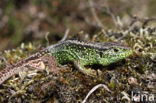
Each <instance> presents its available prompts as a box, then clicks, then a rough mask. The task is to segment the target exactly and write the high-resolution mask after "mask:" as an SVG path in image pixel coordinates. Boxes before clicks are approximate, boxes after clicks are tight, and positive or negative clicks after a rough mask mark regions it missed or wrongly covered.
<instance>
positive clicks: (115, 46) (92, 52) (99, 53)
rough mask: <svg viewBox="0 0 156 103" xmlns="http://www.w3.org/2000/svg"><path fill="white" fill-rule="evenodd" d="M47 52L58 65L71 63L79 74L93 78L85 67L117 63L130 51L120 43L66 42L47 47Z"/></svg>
mask: <svg viewBox="0 0 156 103" xmlns="http://www.w3.org/2000/svg"><path fill="white" fill-rule="evenodd" d="M48 51H49V52H50V54H51V55H52V56H54V57H55V58H56V60H57V62H58V63H59V64H64V63H69V62H73V63H74V64H75V67H77V68H78V69H79V70H80V71H81V72H83V73H85V74H87V75H90V76H95V75H96V74H97V73H96V71H95V70H92V69H86V68H85V66H86V65H94V64H98V65H102V66H107V65H109V64H112V63H115V62H118V61H119V60H122V59H125V58H126V57H128V56H130V55H131V54H132V53H133V52H132V49H130V48H129V47H126V46H124V45H122V44H120V43H112V42H107V43H97V42H90V43H89V42H83V41H77V40H67V41H63V42H60V43H58V44H56V45H53V46H51V47H48Z"/></svg>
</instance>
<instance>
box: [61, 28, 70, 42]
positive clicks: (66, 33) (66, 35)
mask: <svg viewBox="0 0 156 103" xmlns="http://www.w3.org/2000/svg"><path fill="white" fill-rule="evenodd" d="M69 31H70V29H69V28H68V29H66V31H65V34H64V36H63V38H62V39H61V40H60V41H59V42H61V41H65V40H66V39H67V37H68V35H69Z"/></svg>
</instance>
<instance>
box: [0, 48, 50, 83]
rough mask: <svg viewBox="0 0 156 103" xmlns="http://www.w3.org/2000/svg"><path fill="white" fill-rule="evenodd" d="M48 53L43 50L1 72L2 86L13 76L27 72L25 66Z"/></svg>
mask: <svg viewBox="0 0 156 103" xmlns="http://www.w3.org/2000/svg"><path fill="white" fill-rule="evenodd" d="M48 52H49V51H48V50H47V49H43V50H41V51H39V52H37V53H35V54H33V55H31V56H30V57H28V58H25V59H24V60H21V61H19V62H18V63H16V64H15V65H14V66H10V67H6V68H5V69H3V70H2V71H0V84H2V83H3V82H4V81H5V80H7V79H8V78H10V77H11V76H13V75H16V74H18V73H19V72H21V71H26V70H27V68H26V67H25V65H27V64H28V65H29V61H31V60H35V59H38V58H40V57H42V56H43V55H44V54H46V53H48Z"/></svg>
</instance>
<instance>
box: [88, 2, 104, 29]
mask: <svg viewBox="0 0 156 103" xmlns="http://www.w3.org/2000/svg"><path fill="white" fill-rule="evenodd" d="M89 5H90V10H91V12H92V15H93V17H94V18H95V20H96V22H97V25H98V26H99V27H100V28H102V29H104V25H103V24H102V23H101V21H100V19H99V18H98V16H97V14H96V12H95V8H94V6H93V1H92V0H89Z"/></svg>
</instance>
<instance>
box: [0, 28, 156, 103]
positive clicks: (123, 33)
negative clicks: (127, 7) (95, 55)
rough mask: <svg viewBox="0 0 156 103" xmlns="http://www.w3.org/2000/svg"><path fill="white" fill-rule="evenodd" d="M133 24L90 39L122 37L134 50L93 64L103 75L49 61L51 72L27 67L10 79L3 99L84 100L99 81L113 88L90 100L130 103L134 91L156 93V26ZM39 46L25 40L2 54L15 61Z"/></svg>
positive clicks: (0, 93)
mask: <svg viewBox="0 0 156 103" xmlns="http://www.w3.org/2000/svg"><path fill="white" fill-rule="evenodd" d="M129 28H130V26H129V27H128V28H127V29H125V28H124V29H118V30H116V29H115V30H110V29H108V30H101V31H100V32H99V33H97V34H94V35H93V37H92V39H90V41H100V42H107V41H112V42H116V41H120V42H122V43H123V44H125V45H127V46H129V47H131V48H132V49H133V51H134V53H133V55H131V56H130V57H128V58H126V59H125V60H122V61H120V62H118V63H115V64H112V65H110V66H106V67H96V66H95V67H92V69H97V70H100V71H102V74H101V75H100V76H98V77H89V76H86V75H84V74H82V73H81V72H79V71H78V70H77V69H75V68H74V67H73V65H72V64H67V65H64V66H62V67H56V66H51V65H50V63H49V64H48V63H47V64H46V68H48V69H52V71H51V72H48V71H46V70H43V71H39V72H36V71H27V72H22V73H20V76H19V75H16V76H13V77H11V78H10V79H9V80H7V81H6V82H5V83H4V84H3V85H1V86H0V101H1V102H10V103H15V102H18V103H21V102H22V103H36V102H38V103H56V102H61V103H80V102H82V101H83V99H84V98H85V96H86V95H87V93H88V92H89V91H90V90H91V89H92V88H93V87H94V86H96V85H98V84H105V85H106V86H107V87H108V88H109V89H110V91H111V92H108V91H107V90H105V89H104V88H99V89H98V90H96V91H95V92H93V93H92V94H91V96H90V97H89V98H88V100H87V103H104V102H107V103H112V102H113V103H115V102H121V103H127V101H129V102H130V101H131V93H132V91H133V92H135V93H136V92H141V93H146V94H151V93H155V92H156V87H155V85H156V84H155V82H154V80H155V79H156V74H155V70H156V27H152V26H145V27H142V26H134V27H133V28H132V29H131V30H129ZM82 34H83V33H82ZM83 35H85V34H83ZM38 50H39V47H35V46H34V45H32V44H31V43H30V44H29V45H26V46H25V45H24V44H22V45H21V47H18V48H17V49H12V50H5V51H4V52H3V53H1V56H3V57H4V58H6V61H8V62H9V63H10V64H14V63H16V62H17V61H19V60H21V59H22V58H25V57H28V55H30V54H32V53H33V52H35V51H38ZM50 58H51V57H48V58H46V59H47V61H48V60H52V61H53V60H54V59H50ZM5 65H8V64H6V63H4V62H3V61H1V69H3V68H4V67H5ZM52 65H53V64H52ZM54 65H55V64H54ZM53 70H54V71H53ZM56 71H57V72H56ZM23 75H24V76H23Z"/></svg>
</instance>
